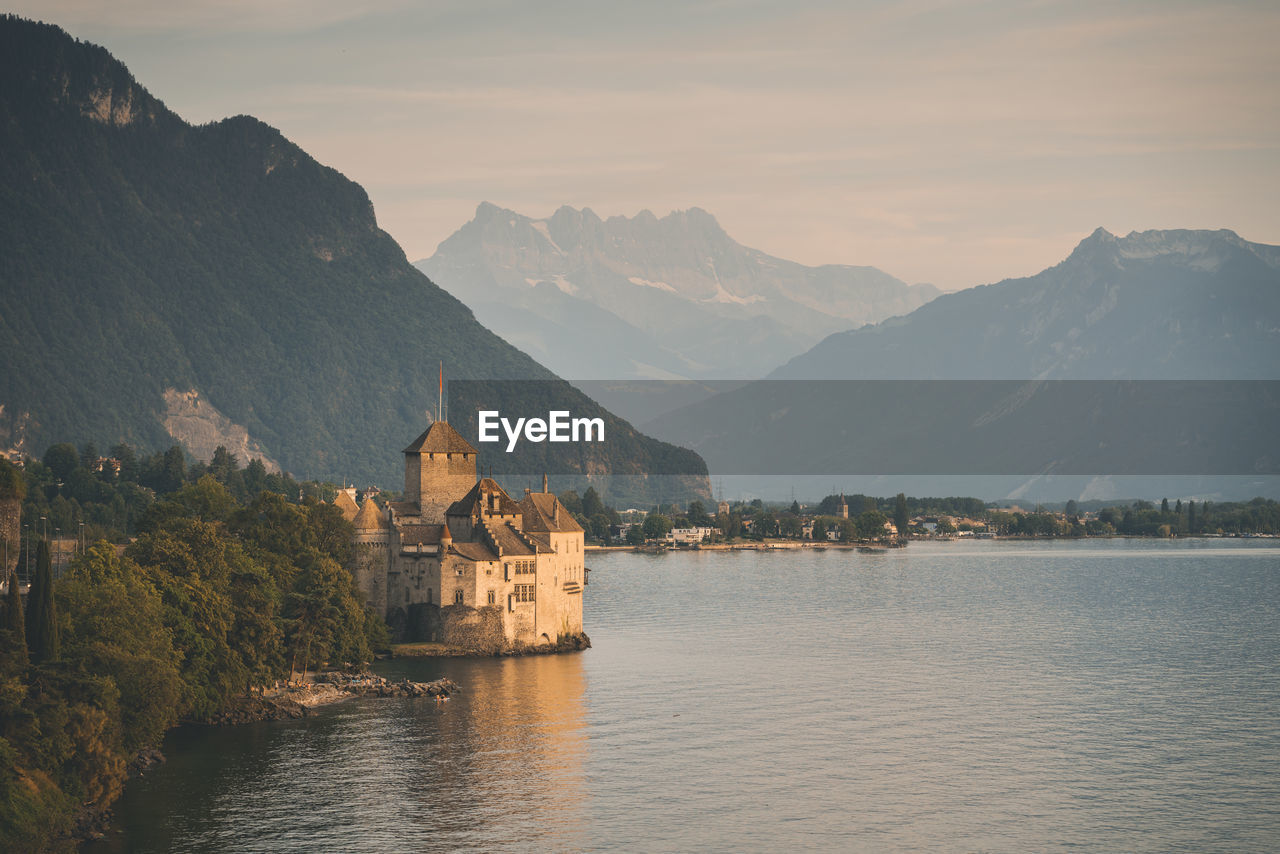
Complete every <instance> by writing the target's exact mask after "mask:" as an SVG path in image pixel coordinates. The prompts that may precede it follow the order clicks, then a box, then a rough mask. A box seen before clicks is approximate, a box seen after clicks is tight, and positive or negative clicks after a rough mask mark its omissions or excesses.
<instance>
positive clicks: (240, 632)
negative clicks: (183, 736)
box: [0, 446, 386, 851]
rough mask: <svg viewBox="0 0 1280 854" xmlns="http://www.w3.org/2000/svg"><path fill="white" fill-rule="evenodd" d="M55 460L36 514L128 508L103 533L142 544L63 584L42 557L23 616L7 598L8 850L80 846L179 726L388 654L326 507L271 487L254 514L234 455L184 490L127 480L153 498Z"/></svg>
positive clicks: (36, 495) (144, 471)
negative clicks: (282, 684) (326, 669)
mask: <svg viewBox="0 0 1280 854" xmlns="http://www.w3.org/2000/svg"><path fill="white" fill-rule="evenodd" d="M55 447H56V450H54V449H51V451H50V453H48V454H46V455H45V458H44V462H43V463H39V462H36V461H35V460H31V461H29V464H28V467H27V474H28V478H29V479H28V480H27V482H26V483H25V484H24V485H25V487H26V489H27V495H28V499H27V500H28V502H33V501H34V502H41V501H46V502H48V496H49V493H50V492H52V493H53V496H54V501H56V500H57V499H59V498H63V497H64V496H63V493H62V490H64V489H70V490H81V491H80V492H78V494H77V496H76V497H75V501H76V508H77V510H78V512H81V513H83V514H84V515H85V516H88V517H92V518H99V516H98V515H96V514H103V513H108V514H109V513H110V509H111V508H112V507H113V506H114V505H116V504H117V502H118V501H120V500H124V499H123V498H122V495H123V494H128V495H130V496H135V497H136V496H139V495H140V496H144V497H145V500H140V501H139V503H138V504H137V505H136V506H132V507H130V505H128V504H127V503H126V510H130V511H131V512H127V513H125V514H124V515H123V516H116V517H110V518H112V519H116V520H119V519H123V524H124V525H125V526H126V527H125V531H135V530H136V532H137V537H136V539H134V541H133V542H132V543H130V544H129V545H128V546H116V545H112V544H111V543H109V542H107V541H106V540H105V539H102V540H99V541H98V542H97V543H96V544H90V545H88V546H87V547H85V548H81V549H79V550H78V553H77V554H76V555H75V556H74V558H72V559H71V561H70V563H69V565H68V567H67V568H66V570H65V571H64V572H63V573H62V575H61V576H60V577H56V578H55V577H54V574H53V573H52V572H50V560H49V548H48V546H47V544H46V543H45V542H44V541H43V540H41V541H40V544H39V547H38V548H37V549H36V550H35V551H36V553H37V554H36V563H37V565H38V567H39V569H38V572H37V573H36V576H35V579H34V581H33V584H32V587H31V591H30V593H29V594H28V596H27V603H26V607H25V614H24V613H23V609H22V608H21V606H20V605H18V604H17V603H16V601H15V597H14V595H13V592H12V591H16V587H14V586H13V585H10V590H11V593H10V595H9V596H8V597H7V598H6V600H5V603H4V607H3V608H0V617H2V618H3V619H2V623H0V628H2V630H3V633H4V637H0V850H12V851H36V850H42V849H51V848H59V847H67V846H69V844H70V843H69V841H68V840H69V836H68V834H69V833H70V830H71V828H72V825H73V824H74V822H75V821H76V819H77V815H78V814H79V813H80V810H81V807H82V806H83V805H86V804H88V805H104V804H107V803H109V802H110V801H111V800H112V799H113V798H114V797H115V796H116V795H118V794H119V792H120V790H121V787H122V786H123V783H124V780H125V778H126V776H127V766H128V764H129V762H130V760H131V759H132V758H133V757H134V756H135V755H136V754H137V753H138V752H139V751H140V750H143V749H144V748H147V747H151V746H155V745H156V744H157V743H158V742H159V740H160V738H161V736H162V735H163V734H164V732H165V730H167V729H168V728H169V727H171V726H173V725H174V724H176V723H177V722H178V721H180V720H184V719H191V720H204V719H208V718H210V717H212V716H215V715H217V714H218V713H219V712H220V711H222V710H224V709H225V708H227V706H228V704H229V703H230V702H232V701H233V700H234V699H235V698H236V697H237V696H239V695H240V694H242V693H243V692H245V691H246V690H247V689H250V688H253V687H255V686H262V685H267V684H270V683H271V682H273V681H274V680H278V679H282V678H285V677H288V676H290V675H291V674H292V673H294V672H296V671H299V670H303V669H305V668H307V667H315V666H317V665H320V664H323V663H329V664H331V665H335V666H340V665H344V664H348V663H349V664H356V663H362V662H366V661H368V660H369V659H370V658H371V657H372V656H371V653H372V649H373V648H374V647H380V646H382V645H384V644H385V643H386V627H385V626H384V625H383V624H382V622H381V620H380V619H379V618H378V617H376V616H374V615H372V614H371V613H369V612H367V611H366V610H365V608H364V607H363V604H362V602H361V599H360V595H359V593H358V591H357V589H356V587H355V584H354V582H353V580H352V578H351V575H350V573H348V572H347V571H346V569H345V568H344V564H345V562H346V561H347V559H348V557H349V549H350V541H351V536H352V533H353V530H352V527H351V524H350V523H349V522H347V521H346V520H345V519H343V518H342V515H341V513H340V512H339V511H338V510H337V509H336V508H335V507H334V506H332V505H331V504H327V503H324V502H321V501H318V500H316V498H315V497H314V496H313V495H306V494H305V493H306V490H303V489H301V488H300V487H299V486H298V485H297V484H295V483H292V482H291V481H288V480H287V479H284V478H278V477H277V478H275V479H274V480H273V479H272V478H271V476H269V475H268V476H265V478H266V479H265V480H264V481H263V482H264V483H266V484H269V485H273V486H276V487H283V488H284V494H281V492H277V491H270V490H264V491H259V492H258V493H256V494H255V495H253V496H252V497H249V491H250V484H252V483H254V482H255V478H257V477H258V476H259V473H254V472H252V471H251V468H252V467H249V468H243V469H242V468H240V467H239V466H238V464H237V463H236V461H235V459H234V457H231V456H230V455H229V454H226V453H225V452H220V453H219V455H218V458H217V459H218V461H219V463H221V465H220V466H217V467H205V466H196V467H190V468H188V467H186V465H185V463H183V464H182V466H181V471H180V472H179V470H178V463H179V462H180V461H181V455H180V454H179V455H177V456H176V457H173V456H170V455H165V454H161V455H157V457H158V459H145V460H142V461H141V462H139V463H138V464H137V466H136V469H130V470H129V474H128V475H127V477H130V478H139V479H142V480H148V479H150V480H149V482H151V483H153V484H154V486H155V487H156V488H154V489H153V487H147V486H141V485H140V484H139V483H138V481H137V480H136V479H134V480H129V479H126V474H125V473H124V470H123V468H122V473H121V475H120V476H118V477H116V476H114V475H102V474H101V473H100V472H94V473H93V476H92V477H90V476H89V475H88V473H87V472H88V470H87V468H86V466H85V465H83V461H84V460H85V459H92V458H93V457H94V455H93V454H79V453H75V449H74V448H70V446H65V447H57V446H55ZM68 448H70V450H71V452H72V453H70V454H68V453H67V449H68ZM166 456H169V463H170V464H171V465H170V467H169V471H168V472H167V475H166V474H165V471H164V470H165V466H164V465H163V463H164V460H165V457H166ZM148 472H150V473H149V474H148ZM166 476H168V477H171V478H172V480H169V481H165V480H164V477H166ZM52 477H57V480H50V478H52ZM86 477H88V478H89V479H88V480H86ZM229 484H230V485H229ZM168 486H174V487H175V488H173V489H171V490H169V489H166V487H168ZM313 491H314V490H313ZM300 492H302V493H303V495H302V498H301V500H300V501H299V500H298V499H299V493H300ZM69 501H70V499H68V502H69ZM52 505H53V502H48V503H47V504H38V505H37V506H42V507H46V508H47V509H48V511H49V512H51V513H52V512H53V510H52ZM67 527H69V526H67ZM100 527H101V526H100ZM64 530H65V528H64ZM113 531H114V533H117V534H123V533H124V531H121V530H119V529H113ZM51 533H52V531H51ZM24 617H25V631H24V625H23V622H24ZM28 640H29V641H30V643H29V644H28ZM28 648H29V649H30V656H29V658H28V652H27V651H28Z"/></svg>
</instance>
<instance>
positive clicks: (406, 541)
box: [399, 525, 444, 546]
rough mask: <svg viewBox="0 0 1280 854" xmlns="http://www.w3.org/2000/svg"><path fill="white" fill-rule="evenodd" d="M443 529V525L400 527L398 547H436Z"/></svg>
mask: <svg viewBox="0 0 1280 854" xmlns="http://www.w3.org/2000/svg"><path fill="white" fill-rule="evenodd" d="M443 528H444V525H401V526H400V529H399V530H400V545H402V546H405V545H417V546H434V545H437V544H439V542H440V534H441V532H442V530H443Z"/></svg>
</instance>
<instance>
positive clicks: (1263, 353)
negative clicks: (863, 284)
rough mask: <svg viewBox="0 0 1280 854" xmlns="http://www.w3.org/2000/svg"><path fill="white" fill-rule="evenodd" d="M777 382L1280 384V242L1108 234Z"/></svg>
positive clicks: (816, 352)
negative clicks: (1025, 274)
mask: <svg viewBox="0 0 1280 854" xmlns="http://www.w3.org/2000/svg"><path fill="white" fill-rule="evenodd" d="M771 376H772V377H773V378H775V379H895V378H902V379H1178V380H1189V379H1277V378H1280V247H1276V246H1268V245H1265V244H1261V243H1251V242H1249V241H1247V240H1244V239H1242V238H1240V237H1239V236H1237V235H1236V234H1235V233H1234V232H1231V231H1227V230H1220V231H1192V230H1171V231H1144V232H1134V233H1132V234H1129V235H1128V236H1126V237H1116V236H1115V235H1112V234H1110V233H1108V232H1107V231H1105V230H1103V229H1101V228H1100V229H1098V230H1097V231H1095V232H1094V233H1093V234H1091V235H1090V236H1089V237H1088V238H1086V239H1085V240H1083V241H1081V243H1080V244H1079V245H1078V246H1077V247H1076V248H1075V251H1073V252H1072V253H1071V254H1070V256H1068V257H1067V258H1066V260H1064V261H1063V262H1062V263H1060V264H1058V265H1056V266H1054V267H1050V268H1049V269H1047V270H1045V271H1043V272H1041V273H1038V274H1036V275H1034V276H1030V277H1028V278H1023V279H1006V280H1005V281H1003V282H1000V283H998V284H994V285H985V286H982V287H976V288H970V289H968V290H964V291H958V292H956V293H951V294H945V295H943V296H941V297H939V298H938V299H936V300H934V301H933V302H931V303H929V304H928V305H925V306H922V307H921V308H919V309H917V310H916V311H914V312H912V313H911V314H909V315H907V316H905V317H899V318H893V319H891V320H887V321H885V322H882V323H879V324H876V325H874V326H867V327H863V328H860V329H853V330H850V331H845V332H841V333H837V334H834V335H831V336H830V337H828V338H827V339H826V340H824V341H822V342H821V343H820V344H818V345H817V346H816V347H814V348H813V349H812V350H810V351H809V352H807V353H805V354H803V355H801V356H798V357H796V358H795V359H792V360H791V361H790V362H788V363H787V364H785V365H783V366H782V367H780V368H778V369H777V370H776V371H774V372H773V373H772V374H771Z"/></svg>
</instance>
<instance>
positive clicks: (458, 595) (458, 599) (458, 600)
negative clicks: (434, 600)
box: [453, 588, 462, 605]
mask: <svg viewBox="0 0 1280 854" xmlns="http://www.w3.org/2000/svg"><path fill="white" fill-rule="evenodd" d="M453 604H455V605H461V604H462V588H458V589H457V590H455V591H453Z"/></svg>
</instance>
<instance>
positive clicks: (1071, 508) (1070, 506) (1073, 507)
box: [1067, 498, 1080, 516]
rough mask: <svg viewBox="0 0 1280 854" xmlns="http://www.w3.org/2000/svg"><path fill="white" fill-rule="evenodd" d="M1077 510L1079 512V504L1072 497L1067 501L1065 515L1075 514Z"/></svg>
mask: <svg viewBox="0 0 1280 854" xmlns="http://www.w3.org/2000/svg"><path fill="white" fill-rule="evenodd" d="M1079 512H1080V505H1079V504H1077V503H1076V500H1075V499H1074V498H1072V499H1071V500H1070V501H1068V502H1067V515H1068V516H1075V515H1078V514H1079Z"/></svg>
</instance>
